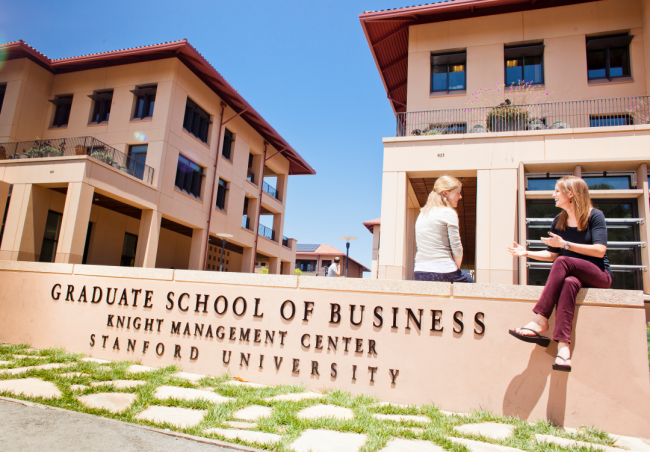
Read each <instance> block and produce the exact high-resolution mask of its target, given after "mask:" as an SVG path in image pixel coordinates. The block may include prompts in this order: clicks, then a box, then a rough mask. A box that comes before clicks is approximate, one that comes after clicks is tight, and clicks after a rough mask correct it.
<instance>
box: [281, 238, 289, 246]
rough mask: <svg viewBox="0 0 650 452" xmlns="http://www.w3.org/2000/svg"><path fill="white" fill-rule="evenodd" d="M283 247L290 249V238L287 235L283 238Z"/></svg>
mask: <svg viewBox="0 0 650 452" xmlns="http://www.w3.org/2000/svg"><path fill="white" fill-rule="evenodd" d="M282 246H286V247H287V248H289V237H287V236H285V235H283V236H282Z"/></svg>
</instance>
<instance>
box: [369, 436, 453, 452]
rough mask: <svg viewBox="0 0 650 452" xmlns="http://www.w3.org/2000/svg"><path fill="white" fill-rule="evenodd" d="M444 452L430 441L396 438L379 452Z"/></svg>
mask: <svg viewBox="0 0 650 452" xmlns="http://www.w3.org/2000/svg"><path fill="white" fill-rule="evenodd" d="M444 450H445V449H444V448H442V447H440V446H436V445H435V444H433V443H432V442H429V441H422V440H418V439H401V438H394V439H391V440H390V441H388V444H386V446H385V447H384V448H383V449H381V450H380V451H379V452H444Z"/></svg>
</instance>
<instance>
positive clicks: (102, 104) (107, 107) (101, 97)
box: [88, 90, 113, 124]
mask: <svg viewBox="0 0 650 452" xmlns="http://www.w3.org/2000/svg"><path fill="white" fill-rule="evenodd" d="M88 97H90V98H91V99H92V100H93V101H94V102H93V111H92V116H91V117H90V123H91V124H99V123H102V122H106V121H108V118H109V116H110V113H111V103H112V102H113V90H111V91H102V92H97V93H95V94H91V95H89V96H88Z"/></svg>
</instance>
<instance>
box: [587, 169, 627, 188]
mask: <svg viewBox="0 0 650 452" xmlns="http://www.w3.org/2000/svg"><path fill="white" fill-rule="evenodd" d="M582 179H583V180H584V181H585V182H586V183H587V185H588V186H589V190H629V189H630V188H636V172H635V171H604V172H603V171H598V172H583V173H582Z"/></svg>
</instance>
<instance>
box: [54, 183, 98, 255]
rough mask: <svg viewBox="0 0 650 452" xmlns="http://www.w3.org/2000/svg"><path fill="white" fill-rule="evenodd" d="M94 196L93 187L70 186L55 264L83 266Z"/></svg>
mask: <svg viewBox="0 0 650 452" xmlns="http://www.w3.org/2000/svg"><path fill="white" fill-rule="evenodd" d="M94 194H95V188H94V187H93V186H92V185H88V184H86V183H83V182H71V183H69V184H68V193H67V195H66V197H65V207H64V210H63V218H62V220H61V233H60V234H59V243H58V245H57V247H56V258H55V260H54V262H57V263H70V264H81V261H82V260H83V255H84V248H85V246H86V234H87V233H88V221H90V209H91V208H92V205H93V195H94Z"/></svg>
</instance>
